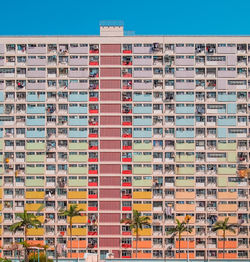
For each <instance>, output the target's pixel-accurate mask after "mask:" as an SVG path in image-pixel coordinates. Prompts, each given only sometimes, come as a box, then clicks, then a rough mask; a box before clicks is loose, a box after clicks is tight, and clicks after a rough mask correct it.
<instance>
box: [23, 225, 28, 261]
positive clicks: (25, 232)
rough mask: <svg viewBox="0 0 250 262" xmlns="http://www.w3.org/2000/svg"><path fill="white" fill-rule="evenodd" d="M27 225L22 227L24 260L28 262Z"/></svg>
mask: <svg viewBox="0 0 250 262" xmlns="http://www.w3.org/2000/svg"><path fill="white" fill-rule="evenodd" d="M27 231H28V230H27V227H26V226H25V227H24V261H25V262H29V259H28V247H27V244H28V243H27Z"/></svg>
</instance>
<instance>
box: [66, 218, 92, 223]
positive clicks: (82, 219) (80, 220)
mask: <svg viewBox="0 0 250 262" xmlns="http://www.w3.org/2000/svg"><path fill="white" fill-rule="evenodd" d="M87 218H88V217H87V216H77V217H73V218H72V223H73V224H86V223H87ZM67 223H69V218H67Z"/></svg>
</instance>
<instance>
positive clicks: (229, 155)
mask: <svg viewBox="0 0 250 262" xmlns="http://www.w3.org/2000/svg"><path fill="white" fill-rule="evenodd" d="M236 156H237V153H236V152H228V153H227V160H228V162H236Z"/></svg>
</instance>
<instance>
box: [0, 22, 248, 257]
mask: <svg viewBox="0 0 250 262" xmlns="http://www.w3.org/2000/svg"><path fill="white" fill-rule="evenodd" d="M249 52H250V37H231V36H229V37H227V36H225V37H220V36H218V37H217V36H216V37H207V36H195V37H192V36H123V27H105V26H103V27H101V35H100V36H72V37H70V36H69V37H64V36H59V37H1V38H0V101H1V102H0V114H1V115H0V119H1V120H0V123H1V127H0V137H1V140H0V148H1V149H2V152H1V153H0V159H1V164H0V172H1V180H0V181H1V195H0V196H1V206H0V208H1V215H2V216H1V217H2V220H1V246H2V248H3V251H2V256H7V257H11V256H12V257H14V252H13V251H12V250H10V245H11V243H13V242H17V241H20V240H21V239H22V238H23V232H21V231H20V232H17V233H15V234H13V233H12V232H10V229H9V227H10V225H11V224H13V223H14V222H16V221H17V220H16V217H15V214H16V213H20V212H23V211H24V209H25V210H27V211H28V212H31V213H35V214H36V215H37V216H38V217H39V219H40V220H41V221H42V222H43V226H42V227H41V228H38V229H29V230H28V241H29V243H30V244H45V243H46V244H48V245H49V246H51V247H55V248H54V249H53V248H52V249H51V250H49V251H48V252H49V254H50V255H51V256H55V251H54V250H55V249H56V250H57V251H58V253H59V255H60V256H62V257H69V256H70V255H69V231H67V225H68V221H67V219H66V218H65V217H63V216H61V215H60V214H59V210H61V209H63V208H64V209H65V208H67V207H69V206H70V205H71V204H77V205H78V207H79V208H82V209H83V210H84V212H82V215H81V216H79V217H76V218H74V219H73V223H74V225H73V257H75V258H76V257H79V258H82V257H83V255H84V253H86V252H98V254H99V255H100V257H101V258H104V257H105V255H106V253H113V254H114V257H115V258H134V257H135V236H134V235H133V234H132V233H131V231H130V229H129V227H128V226H126V225H124V224H121V223H120V220H121V219H122V218H129V217H131V214H132V210H133V209H135V210H138V211H140V212H142V214H143V215H147V216H150V217H151V222H152V223H151V226H148V227H145V228H144V229H143V230H142V231H141V232H140V240H141V241H140V242H139V249H140V252H139V254H138V258H179V256H180V257H181V258H186V257H187V254H189V257H190V258H204V257H205V258H222V256H223V255H222V247H223V241H222V240H223V238H222V234H221V232H218V233H214V232H212V231H211V226H212V224H213V223H214V222H215V221H216V220H224V219H225V218H226V217H229V222H230V223H240V227H239V228H238V229H237V230H236V233H235V234H234V233H228V232H227V235H226V243H225V244H226V254H225V257H226V258H239V259H240V258H242V259H243V258H244V259H247V258H250V252H249V240H250V232H249V230H250V222H249V219H250V213H249V205H250V202H249V199H248V197H249V189H250V188H249V185H248V168H249V143H250V140H249V135H250V126H249V121H250V117H249V113H250V100H249V98H250V87H249V84H250V82H249V80H248V79H249V74H250V68H248V65H249V64H248V61H249V60H250V56H249ZM187 214H188V215H190V216H191V220H190V227H191V228H192V229H193V230H192V233H189V234H183V239H182V240H181V241H180V243H179V242H178V241H175V240H174V239H173V238H171V237H170V236H169V235H167V234H166V231H167V230H168V229H169V228H171V227H173V226H174V225H175V220H176V219H177V218H178V219H179V220H180V221H182V220H183V219H184V217H185V216H186V215H187ZM187 240H189V241H187ZM178 245H180V246H181V253H180V254H179V253H178V252H179V251H178ZM188 250H189V252H188Z"/></svg>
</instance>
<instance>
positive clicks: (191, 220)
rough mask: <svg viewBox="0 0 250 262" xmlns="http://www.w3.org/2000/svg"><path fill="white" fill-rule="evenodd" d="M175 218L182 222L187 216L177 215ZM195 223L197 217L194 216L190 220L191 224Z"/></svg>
mask: <svg viewBox="0 0 250 262" xmlns="http://www.w3.org/2000/svg"><path fill="white" fill-rule="evenodd" d="M175 219H178V220H179V221H180V222H182V221H184V220H185V216H176V217H175ZM194 223H195V217H194V216H192V217H191V219H190V220H189V224H194Z"/></svg>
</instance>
